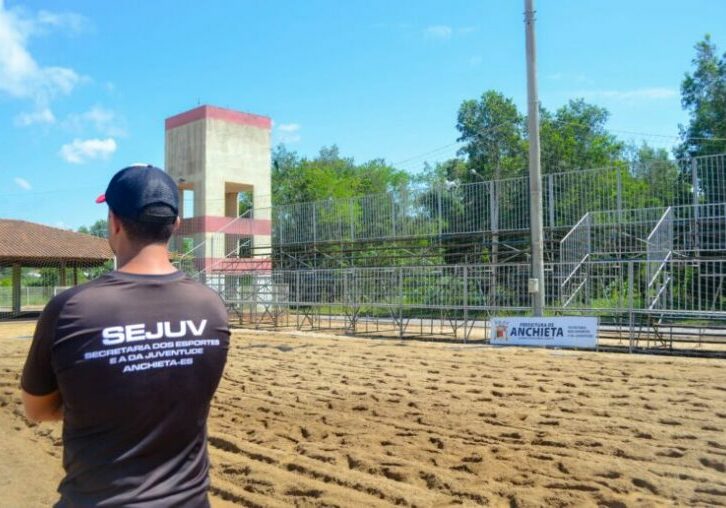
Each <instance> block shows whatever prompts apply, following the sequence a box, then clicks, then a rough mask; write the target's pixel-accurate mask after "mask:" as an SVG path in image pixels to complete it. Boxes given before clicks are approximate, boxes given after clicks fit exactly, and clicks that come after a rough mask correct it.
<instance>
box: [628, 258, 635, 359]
mask: <svg viewBox="0 0 726 508" xmlns="http://www.w3.org/2000/svg"><path fill="white" fill-rule="evenodd" d="M628 317H629V320H628V321H629V323H628V324H629V326H628V328H629V330H628V332H629V340H628V352H630V353H632V352H633V340H634V339H635V319H634V318H635V316H634V314H633V262H632V261H628Z"/></svg>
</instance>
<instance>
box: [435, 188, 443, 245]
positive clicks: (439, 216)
mask: <svg viewBox="0 0 726 508" xmlns="http://www.w3.org/2000/svg"><path fill="white" fill-rule="evenodd" d="M436 199H437V201H438V217H437V222H438V223H439V237H441V235H442V234H443V230H444V224H443V222H444V216H443V214H442V213H441V186H440V185H439V186H437V190H436Z"/></svg>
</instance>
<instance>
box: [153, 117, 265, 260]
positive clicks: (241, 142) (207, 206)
mask: <svg viewBox="0 0 726 508" xmlns="http://www.w3.org/2000/svg"><path fill="white" fill-rule="evenodd" d="M270 127H271V121H270V119H269V118H267V117H262V116H258V115H250V114H247V113H241V112H237V111H232V110H227V109H222V108H216V107H213V106H201V107H199V108H195V109H193V110H190V111H187V112H184V113H181V114H179V115H176V116H173V117H170V118H168V119H167V120H166V148H165V157H166V161H165V165H166V171H167V172H168V173H169V175H171V176H172V178H174V179H175V180H177V181H179V182H181V180H183V181H184V182H183V184H181V185H182V186H184V187H185V188H191V189H193V191H194V216H195V217H225V216H227V217H230V216H236V212H235V209H236V203H235V201H236V193H237V192H239V191H240V190H249V189H252V190H253V200H254V208H255V217H254V219H255V220H262V221H266V222H268V224H269V221H270V219H271V210H270V207H271V197H270V196H271V194H272V189H271V164H272V155H271V147H270ZM270 227H271V225H270ZM268 230H269V229H268ZM214 231H216V229H215V230H214ZM212 232H213V231H211V230H206V228H205V231H198V232H196V233H195V234H194V243H195V244H198V243H200V242H202V241H205V240H207V247H206V248H205V252H204V253H202V252H199V253H198V255H199V256H204V257H205V258H217V257H219V252H218V251H219V249H220V245H216V244H220V243H222V244H223V242H220V241H219V240H217V241H216V242H215V245H214V247H212V245H211V243H212V242H211V241H209V240H211V238H212V237H211V236H210V234H211V233H212ZM253 242H254V245H255V247H269V246H270V235H269V234H258V235H255V236H254V239H253ZM269 255H270V253H269V249H264V250H256V252H255V257H260V256H262V257H269Z"/></svg>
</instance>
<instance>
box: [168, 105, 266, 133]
mask: <svg viewBox="0 0 726 508" xmlns="http://www.w3.org/2000/svg"><path fill="white" fill-rule="evenodd" d="M204 118H214V119H217V120H224V121H226V122H231V123H237V124H240V125H250V126H252V127H257V128H259V129H268V130H269V129H270V128H271V127H272V119H270V117H267V116H261V115H253V114H251V113H243V112H241V111H233V110H231V109H224V108H218V107H216V106H206V105H205V106H199V107H198V108H194V109H190V110H189V111H185V112H184V113H180V114H178V115H174V116H171V117H169V118H167V119H166V121H165V127H166V130H170V129H174V128H175V127H179V126H181V125H186V124H188V123H192V122H195V121H197V120H202V119H204Z"/></svg>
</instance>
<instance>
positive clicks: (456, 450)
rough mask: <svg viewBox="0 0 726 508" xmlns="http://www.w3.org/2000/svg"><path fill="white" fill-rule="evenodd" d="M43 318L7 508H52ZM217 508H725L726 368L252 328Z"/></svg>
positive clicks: (3, 424)
mask: <svg viewBox="0 0 726 508" xmlns="http://www.w3.org/2000/svg"><path fill="white" fill-rule="evenodd" d="M32 329H33V323H27V324H12V325H7V324H5V325H0V385H1V386H2V390H1V392H0V432H1V433H2V435H3V438H2V439H0V506H47V505H48V504H50V503H52V501H53V500H54V499H55V488H56V485H57V483H58V481H59V479H60V477H61V474H62V471H61V468H60V453H61V441H60V426H59V425H55V424H54V425H51V424H42V425H40V426H34V425H31V424H29V423H28V422H27V421H26V420H25V419H24V418H23V417H22V414H21V411H20V405H19V404H20V401H19V397H18V392H17V385H18V377H19V370H20V368H21V365H22V362H23V360H24V358H25V353H26V351H27V348H28V346H29V343H30V341H29V338H28V337H29V336H30V335H31V333H32ZM209 430H210V439H209V441H210V454H211V460H212V467H213V469H212V494H213V497H212V500H213V505H214V506H229V505H231V504H239V505H244V506H290V505H298V506H374V505H392V504H396V505H401V506H446V505H465V506H472V505H492V506H520V507H521V506H541V505H555V506H588V505H601V506H609V507H615V506H633V505H637V506H662V505H672V504H702V505H725V504H726V360H713V359H711V360H709V359H696V358H680V357H655V356H635V355H633V356H629V355H624V354H606V353H590V352H566V351H543V350H531V349H519V348H499V349H498V348H491V347H484V346H462V345H452V344H432V343H426V342H414V341H407V342H398V341H393V340H374V339H351V338H340V337H338V338H330V337H322V336H313V335H309V334H306V335H304V334H288V335H282V334H272V333H265V332H239V333H236V334H235V336H234V338H233V346H232V349H231V351H230V356H229V363H228V365H227V369H226V371H225V374H224V379H223V381H222V383H221V385H220V388H219V390H218V393H217V395H216V397H215V401H214V405H213V408H212V414H211V418H210V426H209Z"/></svg>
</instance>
